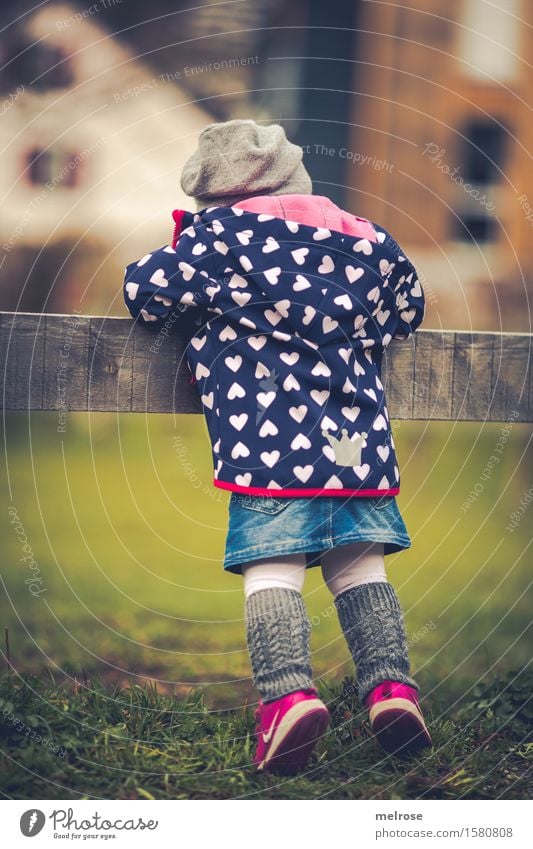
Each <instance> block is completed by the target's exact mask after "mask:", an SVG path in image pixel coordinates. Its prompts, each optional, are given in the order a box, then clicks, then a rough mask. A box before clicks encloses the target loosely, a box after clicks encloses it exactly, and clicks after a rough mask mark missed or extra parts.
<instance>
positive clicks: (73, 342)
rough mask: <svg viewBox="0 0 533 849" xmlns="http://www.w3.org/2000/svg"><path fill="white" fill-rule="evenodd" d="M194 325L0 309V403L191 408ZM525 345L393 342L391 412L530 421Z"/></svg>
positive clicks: (439, 335)
mask: <svg viewBox="0 0 533 849" xmlns="http://www.w3.org/2000/svg"><path fill="white" fill-rule="evenodd" d="M193 332H194V327H191V325H190V323H188V322H185V321H184V322H183V324H182V325H180V329H179V332H172V333H171V334H170V335H169V336H167V337H164V338H161V337H157V334H155V333H154V332H153V330H151V329H150V328H146V327H142V326H141V325H137V324H134V322H132V320H131V319H129V318H104V317H101V316H79V315H51V314H46V315H40V314H38V313H8V312H0V363H1V364H2V366H3V368H2V370H1V374H2V389H1V392H0V395H1V398H2V404H3V407H4V409H6V410H25V409H27V410H65V411H66V410H112V411H121V412H157V413H170V412H176V413H200V412H201V403H200V399H199V397H198V392H197V391H196V389H195V387H194V386H192V385H191V384H190V381H189V370H188V368H187V365H186V359H185V352H186V347H187V342H188V339H189V338H190V336H191V335H192V333H193ZM156 338H157V339H158V340H159V341H158V342H157V343H156ZM532 346H533V336H531V335H529V334H527V333H480V332H475V333H474V332H472V333H469V332H468V331H452V330H419V331H417V333H415V335H414V336H413V337H412V338H411V339H409V340H406V341H403V342H393V343H392V345H391V346H390V348H389V349H388V351H387V353H386V356H385V357H384V360H383V380H384V383H385V386H386V390H387V398H388V404H389V412H390V415H391V417H392V418H396V419H423V420H441V421H493V422H497V421H506V420H507V419H512V420H513V421H520V422H532V421H533V409H532V407H533V392H532V386H531V368H530V361H531V353H532Z"/></svg>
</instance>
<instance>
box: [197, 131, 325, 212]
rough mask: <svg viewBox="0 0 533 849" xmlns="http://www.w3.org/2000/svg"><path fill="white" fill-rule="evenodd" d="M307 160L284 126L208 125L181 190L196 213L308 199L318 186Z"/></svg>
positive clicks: (200, 139)
mask: <svg viewBox="0 0 533 849" xmlns="http://www.w3.org/2000/svg"><path fill="white" fill-rule="evenodd" d="M302 156H303V150H302V148H301V147H299V146H298V145H296V144H292V142H290V141H288V139H287V137H286V135H285V130H284V129H283V127H282V126H280V125H279V124H270V125H269V126H266V127H263V126H261V125H260V124H256V123H255V121H252V120H243V119H236V120H233V121H226V122H225V123H223V124H209V126H208V127H206V128H205V130H203V131H202V132H201V134H200V138H199V143H198V150H197V151H196V152H195V153H193V155H192V156H191V157H190V158H189V159H188V160H187V162H186V163H185V165H184V167H183V171H182V174H181V188H182V189H183V191H184V192H185V194H186V195H189V196H190V197H193V198H194V199H195V200H196V206H197V209H204V207H206V206H231V205H232V204H234V203H237V202H238V201H240V200H244V199H245V198H248V197H254V196H255V195H265V194H268V195H288V194H306V195H308V194H311V193H312V191H313V187H312V183H311V178H310V177H309V174H308V173H307V171H306V170H305V167H304V165H303V163H302Z"/></svg>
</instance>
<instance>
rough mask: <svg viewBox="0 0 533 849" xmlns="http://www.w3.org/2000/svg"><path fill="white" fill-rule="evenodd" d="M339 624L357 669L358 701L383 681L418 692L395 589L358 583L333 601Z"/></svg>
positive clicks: (384, 585)
mask: <svg viewBox="0 0 533 849" xmlns="http://www.w3.org/2000/svg"><path fill="white" fill-rule="evenodd" d="M335 607H336V608H337V613H338V616H339V621H340V624H341V627H342V630H343V632H344V636H345V637H346V642H347V643H348V648H349V649H350V652H351V654H352V657H353V659H354V663H355V664H356V666H357V690H358V694H359V700H360V701H361V702H363V701H364V699H365V697H366V696H367V695H368V694H369V693H370V691H371V690H372V689H373V688H374V687H376V686H377V685H378V684H380V683H381V682H382V681H385V680H391V681H399V682H401V683H403V684H409V686H411V687H414V688H415V689H416V690H419V686H418V684H417V683H416V681H415V680H414V678H411V676H410V675H409V671H410V667H409V656H408V653H407V645H406V636H405V626H404V621H403V614H402V609H401V607H400V602H399V600H398V596H397V595H396V592H395V590H394V587H393V586H392V585H391V584H389V583H388V581H385V582H375V583H369V584H360V585H359V586H355V587H351V588H350V589H348V590H345V592H342V593H340V594H339V595H338V596H337V597H336V598H335Z"/></svg>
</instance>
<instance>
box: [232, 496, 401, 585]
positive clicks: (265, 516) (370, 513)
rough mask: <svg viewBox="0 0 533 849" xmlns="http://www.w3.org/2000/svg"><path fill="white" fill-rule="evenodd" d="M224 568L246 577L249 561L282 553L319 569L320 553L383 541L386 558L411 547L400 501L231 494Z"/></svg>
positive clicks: (392, 499) (376, 498) (390, 497)
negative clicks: (300, 556) (244, 568)
mask: <svg viewBox="0 0 533 849" xmlns="http://www.w3.org/2000/svg"><path fill="white" fill-rule="evenodd" d="M228 509H229V522H228V533H227V537H226V550H225V554H224V569H225V570H226V571H228V572H234V573H236V574H240V573H241V565H242V564H243V563H247V562H248V561H250V560H257V559H259V558H263V557H270V556H277V555H280V554H296V553H298V552H303V553H305V555H306V563H307V566H308V567H310V566H319V565H320V555H321V554H323V553H324V552H325V551H329V550H330V549H331V548H336V547H337V546H338V545H345V544H346V543H349V542H382V543H384V552H385V554H393V553H394V552H395V551H401V550H402V549H405V548H409V547H410V545H411V540H410V538H409V534H408V533H407V528H406V527H405V524H404V521H403V519H402V516H401V513H400V511H399V509H398V505H397V504H396V498H395V497H394V496H390V495H384V496H376V497H367V496H348V497H347V498H344V497H342V496H337V495H316V496H312V497H310V498H275V497H271V496H265V495H246V494H242V493H235V492H233V493H232V494H231V497H230V500H229V508H228Z"/></svg>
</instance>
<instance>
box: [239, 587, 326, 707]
mask: <svg viewBox="0 0 533 849" xmlns="http://www.w3.org/2000/svg"><path fill="white" fill-rule="evenodd" d="M310 632H311V623H310V622H309V617H308V616H307V611H306V609H305V605H304V601H303V598H302V596H301V595H300V593H299V592H296V591H295V590H287V589H283V588H281V587H271V588H269V589H266V590H258V591H257V592H254V593H252V594H251V595H250V596H249V597H248V598H247V599H246V638H247V641H248V651H249V652H250V660H251V663H252V672H253V681H254V684H255V686H256V687H257V689H258V690H259V693H260V695H261V698H262V700H263V701H264V702H269V701H273V700H274V699H279V698H280V697H281V696H284V695H286V694H287V693H293V692H294V691H295V690H306V689H309V688H310V687H312V686H313V682H312V677H311V676H312V671H311V663H310V648H309V636H310Z"/></svg>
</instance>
